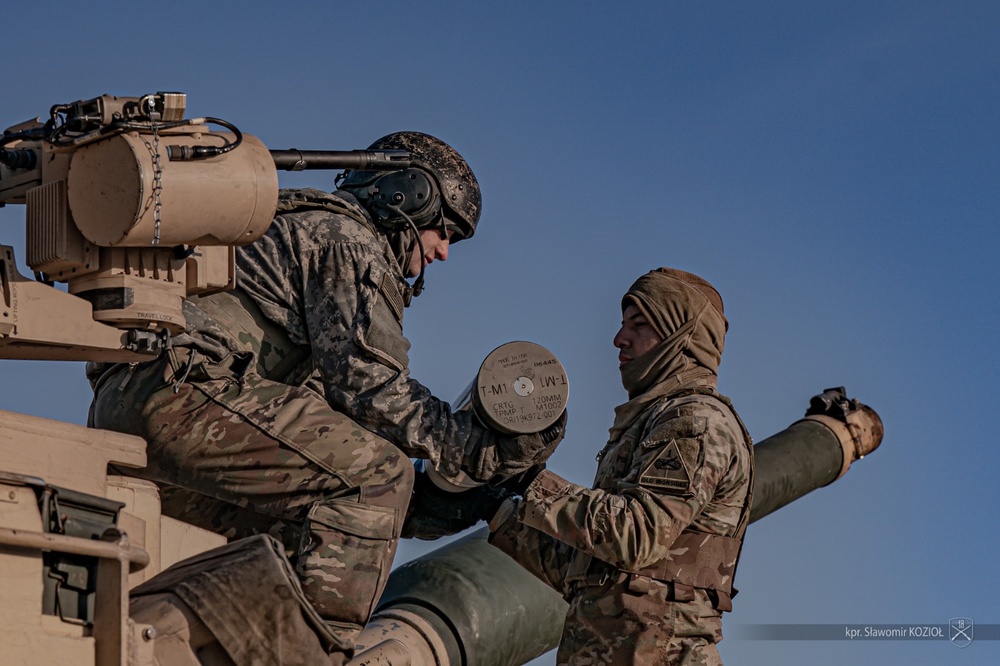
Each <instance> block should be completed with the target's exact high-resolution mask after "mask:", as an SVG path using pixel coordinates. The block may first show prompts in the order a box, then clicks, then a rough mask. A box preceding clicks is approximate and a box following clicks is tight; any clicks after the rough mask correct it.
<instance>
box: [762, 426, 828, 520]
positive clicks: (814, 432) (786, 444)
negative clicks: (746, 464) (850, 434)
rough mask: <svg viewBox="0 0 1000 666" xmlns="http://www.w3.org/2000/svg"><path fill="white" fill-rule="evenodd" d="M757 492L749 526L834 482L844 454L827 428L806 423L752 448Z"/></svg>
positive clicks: (786, 430)
mask: <svg viewBox="0 0 1000 666" xmlns="http://www.w3.org/2000/svg"><path fill="white" fill-rule="evenodd" d="M753 456H754V465H755V467H754V489H753V506H752V507H751V508H750V522H754V521H756V520H760V519H761V518H763V517H764V516H766V515H768V514H770V513H773V512H774V511H777V510H778V509H780V508H781V507H783V506H786V505H787V504H791V503H792V502H794V501H795V500H797V499H798V498H800V497H802V496H803V495H805V494H807V493H810V492H812V491H813V490H815V489H817V488H820V487H822V486H825V485H827V484H829V483H832V482H833V481H835V480H836V479H837V477H838V475H839V473H840V468H841V465H842V464H843V458H844V452H843V450H842V448H841V446H840V440H839V439H837V435H836V434H835V433H834V432H833V430H831V429H830V428H828V427H827V426H825V425H824V424H822V423H820V422H818V421H814V420H811V419H803V420H801V421H797V422H795V423H793V424H792V425H790V426H788V427H787V428H786V429H784V430H782V431H781V432H779V433H777V434H775V435H772V436H770V437H768V438H767V439H765V440H764V441H762V442H759V443H758V444H757V445H756V446H754V447H753Z"/></svg>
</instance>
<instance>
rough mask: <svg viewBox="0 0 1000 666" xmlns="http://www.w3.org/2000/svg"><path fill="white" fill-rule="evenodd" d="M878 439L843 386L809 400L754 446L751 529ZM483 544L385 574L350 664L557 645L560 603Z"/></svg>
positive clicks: (874, 425) (877, 427)
mask: <svg viewBox="0 0 1000 666" xmlns="http://www.w3.org/2000/svg"><path fill="white" fill-rule="evenodd" d="M882 434H883V428H882V421H881V419H880V418H879V416H878V414H877V413H876V412H875V411H874V410H873V409H871V408H870V407H868V406H866V405H863V404H861V403H860V402H858V401H857V400H850V399H848V398H847V396H846V394H845V392H844V389H843V388H836V389H827V390H826V391H824V392H823V393H821V394H820V395H818V396H815V397H814V398H813V399H812V400H811V401H810V407H809V410H808V411H807V412H806V416H805V418H803V419H801V420H799V421H796V422H795V423H793V424H792V425H790V426H789V427H788V428H786V429H785V430H782V431H781V432H779V433H777V434H775V435H772V436H771V437H768V438H767V439H765V440H763V441H761V442H760V443H759V444H757V445H756V446H755V447H754V460H755V472H754V495H753V505H752V507H751V514H750V522H754V521H757V520H760V519H761V518H763V517H764V516H766V515H768V514H770V513H772V512H774V511H777V510H778V509H780V508H782V507H784V506H786V505H788V504H790V503H791V502H794V501H795V500H797V499H799V498H800V497H802V496H803V495H806V494H808V493H810V492H812V491H813V490H815V489H817V488H820V487H822V486H825V485H829V484H830V483H833V482H834V481H836V480H837V479H839V478H840V477H841V476H843V475H844V473H846V472H847V470H848V469H849V468H850V466H851V463H853V462H854V461H855V460H859V459H861V458H862V457H864V456H865V455H867V454H868V453H870V452H871V451H873V450H875V449H876V448H877V447H878V445H879V444H880V443H881V441H882ZM486 537H487V530H485V529H482V530H478V531H477V532H474V533H473V534H471V535H469V536H467V537H464V538H463V539H460V540H458V541H455V542H453V543H451V544H448V545H446V546H444V547H442V548H439V549H437V550H435V551H433V552H431V553H429V554H427V555H425V556H424V557H421V558H418V559H416V560H413V561H412V562H408V563H407V564H404V565H403V566H401V567H399V568H397V569H396V570H395V571H393V573H392V575H390V577H389V582H388V585H387V586H386V589H385V592H384V594H383V595H382V599H381V600H380V602H379V609H378V611H377V612H376V613H375V616H374V617H373V618H372V620H371V622H370V623H369V624H368V626H367V627H366V628H365V630H364V632H362V634H361V637H360V639H359V654H358V656H357V657H355V660H354V661H352V662H351V663H352V664H361V663H368V662H367V661H366V660H367V659H369V658H370V657H372V656H374V655H376V654H377V652H369V653H367V656H366V653H365V652H364V649H365V648H372V649H373V650H375V649H377V647H378V646H379V645H380V644H383V643H384V642H385V641H392V640H397V641H399V642H401V643H403V644H404V645H406V647H407V648H408V649H409V652H410V659H411V662H412V663H413V664H425V663H426V664H435V663H436V664H443V665H457V664H463V665H468V666H478V665H481V666H513V665H514V664H523V663H526V662H528V661H530V660H531V659H533V658H535V657H537V656H539V655H541V654H544V653H545V652H547V651H549V650H551V649H552V648H554V647H556V645H558V643H559V638H560V635H561V633H562V625H563V619H564V617H565V615H566V608H567V606H566V603H565V602H564V601H563V599H562V597H561V596H560V595H559V594H558V593H557V592H556V591H555V590H553V589H552V588H550V587H549V586H548V585H546V584H545V583H543V582H541V581H540V580H538V579H536V578H535V577H534V576H532V575H531V574H529V573H528V572H527V571H525V570H524V569H522V568H521V567H520V566H519V565H518V564H517V563H515V562H514V560H512V559H510V558H509V557H507V556H506V555H505V554H503V553H501V552H500V551H499V550H498V549H496V548H493V547H492V546H490V545H489V544H488V543H487V541H486ZM384 644H385V645H389V643H384ZM392 645H394V646H396V647H398V645H397V644H395V643H392ZM391 663H396V662H395V661H391Z"/></svg>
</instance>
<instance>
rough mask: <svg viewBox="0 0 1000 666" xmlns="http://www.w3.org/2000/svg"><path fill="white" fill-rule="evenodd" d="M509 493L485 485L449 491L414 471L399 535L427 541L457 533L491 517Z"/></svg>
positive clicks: (421, 473)
mask: <svg viewBox="0 0 1000 666" xmlns="http://www.w3.org/2000/svg"><path fill="white" fill-rule="evenodd" d="M532 478H534V477H532ZM509 495H510V491H508V490H504V489H503V488H499V487H493V486H486V485H484V486H479V487H477V488H473V489H472V490H466V491H465V492H461V493H451V492H448V491H447V490H441V489H440V488H438V487H437V486H436V485H434V482H433V481H431V480H430V477H428V476H427V473H426V472H423V471H420V472H417V476H416V480H415V481H414V483H413V495H412V497H411V498H410V505H409V507H408V508H407V510H406V519H405V520H404V521H403V532H402V536H403V537H404V538H407V539H412V538H416V539H428V540H429V539H438V538H440V537H443V536H448V535H451V534H457V533H459V532H461V531H462V530H465V529H468V528H469V527H472V526H473V525H475V524H476V523H478V522H479V521H480V520H489V519H490V518H492V517H493V514H495V513H496V512H497V509H499V508H500V505H501V504H503V501H504V500H505V499H507V497H508V496H509Z"/></svg>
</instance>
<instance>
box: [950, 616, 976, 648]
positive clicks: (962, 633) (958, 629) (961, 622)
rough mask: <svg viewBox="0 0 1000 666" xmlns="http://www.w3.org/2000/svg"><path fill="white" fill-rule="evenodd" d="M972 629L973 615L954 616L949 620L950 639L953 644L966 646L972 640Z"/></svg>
mask: <svg viewBox="0 0 1000 666" xmlns="http://www.w3.org/2000/svg"><path fill="white" fill-rule="evenodd" d="M972 629H973V622H972V618H971V617H953V618H951V619H950V620H949V621H948V640H950V641H951V643H952V645H955V646H957V647H965V646H966V645H968V644H969V643H971V642H972Z"/></svg>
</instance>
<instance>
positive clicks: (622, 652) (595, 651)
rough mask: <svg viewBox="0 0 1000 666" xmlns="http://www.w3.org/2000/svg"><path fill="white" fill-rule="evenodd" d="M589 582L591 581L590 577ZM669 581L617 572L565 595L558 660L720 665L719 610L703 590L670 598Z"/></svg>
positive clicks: (566, 664) (574, 664)
mask: <svg viewBox="0 0 1000 666" xmlns="http://www.w3.org/2000/svg"><path fill="white" fill-rule="evenodd" d="M592 582H594V581H592ZM670 598H671V594H670V585H669V584H668V583H663V582H660V581H657V580H653V579H652V578H647V577H645V576H636V575H634V574H626V573H620V572H619V573H617V575H612V576H609V577H608V578H606V579H604V580H603V581H600V582H599V583H597V584H586V583H585V584H584V585H582V586H580V587H578V588H577V589H576V591H575V592H574V593H573V594H572V595H571V596H570V597H569V611H568V612H567V614H566V623H565V625H564V626H563V635H562V639H561V641H560V642H559V651H558V653H557V657H556V659H557V662H558V663H559V665H560V666H582V665H584V664H586V665H587V666H597V665H598V664H601V665H603V664H608V665H612V666H631V665H632V664H650V665H657V666H721V664H722V660H721V657H720V656H719V651H718V649H717V648H716V647H715V645H716V643H718V642H719V641H720V640H722V622H721V618H720V614H719V611H717V610H715V609H714V608H712V604H711V602H710V601H709V600H708V597H707V596H706V595H705V593H704V591H702V590H696V591H695V598H694V599H693V600H691V601H686V602H679V601H671V600H670Z"/></svg>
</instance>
